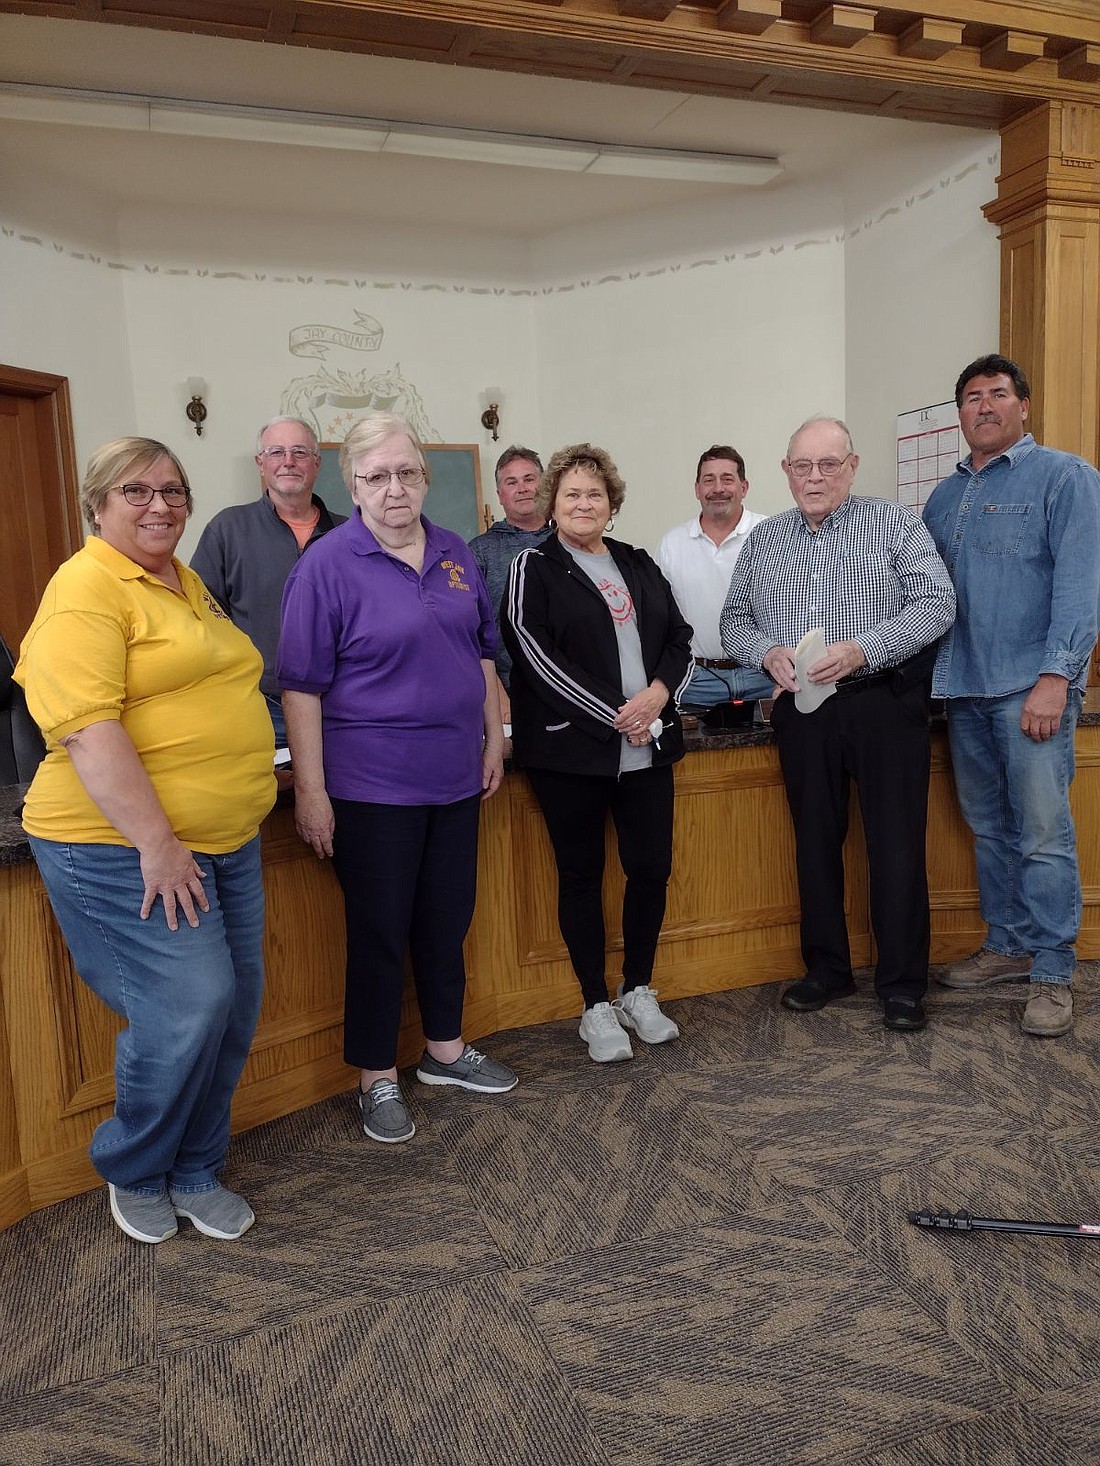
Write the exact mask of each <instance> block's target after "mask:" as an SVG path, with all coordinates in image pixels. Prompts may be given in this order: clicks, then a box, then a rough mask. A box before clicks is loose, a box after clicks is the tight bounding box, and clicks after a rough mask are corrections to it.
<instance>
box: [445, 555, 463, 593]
mask: <svg viewBox="0 0 1100 1466" xmlns="http://www.w3.org/2000/svg"><path fill="white" fill-rule="evenodd" d="M439 564H440V567H441V568H442V569H443V570H446V572H447V584H448V585H449V586H450V588H451V589H452V590H469V589H470V587H469V585H468V584H467V582H466V581H465V580H463V578H462V577H463V576H464V575H465V574H466V567H465V565H456V564H455V562H454V561H453V560H440V562H439Z"/></svg>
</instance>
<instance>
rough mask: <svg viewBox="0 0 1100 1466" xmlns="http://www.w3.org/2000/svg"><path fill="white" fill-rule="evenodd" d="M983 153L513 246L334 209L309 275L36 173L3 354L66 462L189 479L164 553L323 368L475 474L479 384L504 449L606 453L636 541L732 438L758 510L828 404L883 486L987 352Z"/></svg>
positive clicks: (223, 231)
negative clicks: (40, 397) (131, 450)
mask: <svg viewBox="0 0 1100 1466" xmlns="http://www.w3.org/2000/svg"><path fill="white" fill-rule="evenodd" d="M996 141H997V140H996V138H994V137H992V136H989V135H985V134H981V133H969V132H962V131H961V130H959V129H953V128H945V129H944V131H943V142H942V144H939V143H938V142H937V143H935V144H933V143H930V142H927V141H923V142H922V144H921V146H920V147H919V148H911V149H902V150H899V151H898V152H897V154H896V155H894V156H884V157H882V158H881V159H880V161H879V164H878V165H877V166H867V165H866V164H864V165H861V167H860V169H859V170H858V171H857V172H854V173H853V175H852V176H851V177H850V178H848V179H846V180H842V182H841V185H840V186H838V185H837V184H836V183H835V181H834V182H832V183H830V185H829V186H828V187H826V186H823V185H801V186H793V187H788V188H785V189H784V190H782V191H781V192H778V193H775V194H774V195H769V194H768V192H767V191H766V190H765V191H762V192H760V193H758V194H753V193H745V192H741V193H738V194H737V195H735V196H730V197H722V198H716V199H715V200H714V202H713V203H711V204H709V205H706V206H702V205H696V206H694V207H693V208H692V209H691V210H690V211H686V212H683V213H675V212H674V213H669V212H667V211H666V212H665V213H662V214H659V215H658V214H654V215H653V216H652V217H651V218H648V219H647V218H645V217H639V218H630V219H624V220H621V221H620V222H619V223H618V224H617V225H614V226H612V225H608V224H606V223H605V224H602V225H601V226H599V228H591V229H589V228H586V227H585V226H584V225H583V224H578V225H575V226H571V227H569V228H562V227H560V226H558V227H555V228H554V229H549V228H548V231H547V233H546V235H545V236H544V237H543V238H541V239H539V240H538V241H537V243H536V244H535V245H534V246H522V247H521V246H520V245H518V244H517V243H516V242H515V241H507V240H498V241H496V243H494V242H493V241H492V240H491V238H490V237H489V236H488V235H481V234H476V235H475V234H468V235H453V234H446V233H441V232H439V231H436V230H430V231H429V230H425V231H422V232H421V234H420V235H419V236H417V237H416V238H410V237H409V236H408V235H407V234H401V233H396V232H394V231H387V230H386V229H385V228H382V227H379V228H377V229H375V230H373V231H372V232H371V233H370V235H369V236H368V237H363V236H362V235H360V236H359V237H357V239H356V240H355V248H354V249H353V248H351V246H350V245H349V237H348V232H347V231H346V230H344V229H341V228H340V227H339V225H338V223H333V222H332V221H330V222H329V223H328V224H327V225H325V226H323V227H321V226H315V227H314V232H313V254H314V260H315V264H314V265H313V267H312V268H306V267H303V266H302V264H301V262H300V260H301V254H302V250H303V248H304V247H305V244H306V237H305V235H304V234H303V232H302V230H303V227H304V226H303V225H302V222H301V221H292V223H291V224H290V225H288V226H287V229H286V230H285V231H283V232H280V230H279V229H278V228H276V227H274V221H272V220H263V219H254V220H252V221H251V222H250V221H249V220H247V219H245V218H236V217H221V216H220V217H218V218H214V217H210V218H205V219H204V218H202V217H201V216H196V215H195V214H194V212H193V211H190V212H187V213H186V214H185V215H181V216H179V218H178V220H176V222H175V223H174V222H173V218H172V217H171V216H164V215H152V214H149V213H141V212H139V211H134V210H131V211H129V212H127V213H125V214H124V215H123V216H122V217H121V218H120V219H118V220H117V221H116V224H115V230H114V236H113V237H112V229H111V221H110V220H109V219H105V218H104V217H102V215H101V214H97V213H96V209H95V207H94V201H90V200H81V199H79V198H74V197H73V196H72V193H71V190H70V191H68V192H67V193H66V195H65V196H64V198H62V197H59V196H57V195H56V194H51V192H50V190H49V186H48V184H49V181H48V180H43V179H41V178H39V179H37V180H35V181H34V184H33V187H32V185H31V184H30V183H29V182H28V183H27V184H26V185H25V187H24V188H23V190H22V191H20V190H19V189H16V190H14V191H6V192H5V196H4V201H3V204H2V205H0V210H2V211H3V213H7V214H10V215H12V216H14V215H24V216H26V217H27V218H28V219H30V227H28V226H27V225H26V224H25V223H24V221H23V219H21V218H19V217H7V218H3V223H4V224H5V226H6V227H5V228H4V230H3V233H2V234H0V274H2V277H3V279H4V282H5V285H4V289H3V292H2V293H0V342H2V343H3V344H2V348H0V351H2V355H3V357H4V358H5V359H6V360H8V361H9V362H11V363H12V364H14V365H18V366H23V367H30V368H36V369H39V370H43V371H50V372H56V373H60V374H63V375H66V376H68V377H69V378H70V379H71V382H72V393H73V408H74V417H75V428H76V437H77V449H78V455H79V457H80V458H81V460H83V459H85V458H86V457H87V455H88V453H89V452H90V451H91V449H92V448H93V447H94V446H95V445H96V444H97V443H99V442H101V441H103V440H104V439H106V438H108V437H110V436H113V435H115V434H118V433H122V432H132V431H140V432H144V433H148V434H151V435H153V436H159V437H163V438H165V439H166V440H167V441H169V442H170V443H171V444H172V445H173V446H174V447H176V448H178V449H179V450H180V451H181V453H182V454H183V456H184V459H185V462H186V463H187V466H188V469H189V470H190V472H191V474H192V477H193V478H194V480H195V483H196V487H197V490H198V493H197V508H196V515H195V520H194V521H193V524H192V527H191V529H190V531H189V536H188V539H187V540H185V542H184V552H185V553H186V552H187V551H188V550H189V548H190V546H191V545H192V544H193V542H194V538H195V535H196V534H197V530H198V528H199V527H201V524H202V523H203V522H205V519H206V518H207V517H208V516H209V514H210V513H212V512H214V510H215V509H217V508H220V507H222V506H223V505H224V504H227V503H232V502H235V501H239V500H242V499H245V498H247V497H249V496H250V495H251V493H252V492H253V484H254V470H253V467H252V464H251V461H250V453H251V438H252V434H253V432H254V428H255V426H256V424H257V423H258V422H259V421H262V420H263V419H264V418H266V417H268V416H270V415H272V414H273V413H275V412H277V411H279V410H282V408H283V407H284V404H285V403H286V401H287V399H288V395H289V394H290V393H291V392H292V389H293V387H294V384H295V383H298V384H301V383H302V382H303V381H305V380H308V379H310V378H312V379H314V381H315V382H316V381H318V380H319V378H320V374H325V373H327V374H328V377H327V378H326V380H327V381H328V382H329V383H330V388H331V390H332V391H334V392H335V393H336V395H339V391H340V388H341V387H343V388H345V389H346V388H347V387H348V384H349V383H350V384H351V389H352V390H351V393H350V395H354V394H355V390H358V389H359V388H360V387H361V386H362V384H363V382H364V381H366V380H367V379H369V378H371V377H374V376H378V375H388V376H390V377H391V378H392V377H393V376H394V375H395V374H399V376H400V380H401V382H402V383H403V384H407V385H408V387H409V388H410V389H411V390H413V391H415V392H416V393H417V394H418V396H419V399H420V400H421V402H422V404H423V410H424V413H425V417H426V420H427V421H428V422H429V423H430V427H431V430H432V433H433V435H435V436H437V437H438V438H439V439H442V440H443V441H451V442H456V441H457V442H471V441H476V442H478V443H479V444H480V446H481V449H482V457H483V469H487V468H488V466H489V464H490V463H491V461H492V458H493V456H494V455H495V453H496V451H497V450H498V448H499V446H500V445H494V444H493V443H492V442H491V441H490V439H489V437H488V435H487V434H486V433H484V431H483V430H482V429H481V427H480V425H479V422H478V417H479V414H480V410H481V401H480V398H481V393H482V391H483V389H484V388H486V387H488V386H497V387H499V388H501V389H502V391H503V394H504V396H503V411H502V418H503V426H502V433H503V435H504V436H503V440H504V441H510V440H512V439H513V438H519V439H523V440H526V441H530V442H533V443H534V444H535V445H536V446H539V447H542V448H543V449H545V450H547V451H551V450H552V449H553V448H555V447H558V446H561V444H562V443H563V442H566V441H573V440H575V439H577V438H584V437H591V438H594V439H595V440H597V441H599V442H601V443H603V444H604V445H605V446H607V447H608V448H609V450H610V451H611V452H612V454H613V455H614V456H615V457H616V458H617V459H618V461H619V463H620V466H621V468H622V469H623V472H624V475H625V477H626V479H627V482H628V485H629V491H630V492H629V500H628V505H627V509H626V512H625V514H624V516H623V519H622V521H621V523H620V533H621V534H622V535H623V536H624V537H625V538H629V539H632V540H635V541H636V542H638V543H643V544H653V543H654V542H655V541H656V539H657V538H658V537H659V535H660V534H661V533H662V532H663V530H664V529H666V528H667V527H668V526H669V525H670V524H672V523H675V522H676V521H678V520H680V519H683V518H686V517H687V516H688V514H690V512H691V508H692V504H693V499H692V496H691V478H692V469H693V466H694V461H695V458H696V457H697V455H698V452H699V451H700V448H702V447H705V446H707V445H708V444H709V443H711V442H712V441H714V440H716V439H717V440H732V441H733V442H734V443H735V444H736V445H737V446H738V447H739V448H740V449H741V451H742V452H743V453H744V454H745V456H746V459H747V460H748V463H749V468H750V476H751V480H752V485H753V489H752V496H753V497H752V500H751V503H753V504H754V505H755V507H757V508H760V509H777V508H782V507H785V506H786V503H787V502H788V501H787V490H786V486H785V483H784V481H783V479H782V476H781V474H780V473H779V470H778V460H779V458H780V456H781V455H782V451H783V448H784V446H785V443H786V437H787V435H788V433H789V432H790V430H791V428H792V427H793V426H795V425H796V424H797V423H798V422H799V421H801V420H802V419H803V418H804V417H806V416H808V415H810V414H811V413H815V412H836V413H840V414H844V415H846V416H848V418H849V419H850V420H851V423H852V426H853V429H854V431H855V432H856V435H857V440H858V444H859V447H860V449H861V452H862V455H863V460H864V463H863V470H862V473H861V480H862V485H863V487H865V489H866V490H867V491H876V492H881V491H883V490H886V491H888V490H889V488H890V485H891V483H892V467H893V430H894V415H895V413H896V412H898V411H901V410H904V409H906V408H909V407H913V406H920V405H922V404H923V403H925V402H929V401H938V400H942V399H943V398H944V397H946V396H948V395H949V393H950V386H951V384H952V383H953V381H954V378H955V374H956V373H957V370H958V367H959V365H961V361H962V360H963V359H966V358H969V357H970V356H971V355H975V354H977V353H978V352H980V351H982V350H987V349H993V348H994V347H995V345H996V340H997V242H996V236H995V230H994V229H993V228H992V226H990V225H989V224H987V223H986V222H985V220H984V219H983V218H982V217H981V214H980V211H979V205H980V203H982V202H983V201H984V200H985V199H987V198H989V197H992V195H993V193H994V191H995V186H994V182H993V180H994V175H995V172H996ZM51 198H52V199H53V202H52V203H50V200H51ZM84 218H87V220H88V225H87V235H88V238H87V239H85V238H84V237H83V232H84V231H83V226H82V223H81V221H82V219H84ZM112 246H113V248H112ZM281 250H285V252H286V255H287V257H290V256H294V257H295V261H296V262H295V263H294V264H292V265H289V266H287V265H286V264H284V263H283V262H282V260H281V258H280V251H281ZM353 255H354V256H355V258H354V259H353V258H352V256H353ZM82 256H83V258H82ZM89 256H96V257H97V258H94V259H93V258H89ZM357 313H362V314H365V315H367V316H369V317H372V318H374V320H376V321H377V322H378V324H379V325H380V326H381V327H382V329H383V334H382V337H381V340H380V342H379V344H378V346H377V349H375V350H373V351H370V352H363V351H355V350H352V349H351V347H350V346H349V345H348V344H347V341H346V338H345V339H344V340H343V341H342V342H340V343H339V344H335V345H332V346H331V347H330V348H329V351H328V354H327V357H326V358H325V360H323V361H321V360H318V359H311V358H303V357H299V356H295V355H293V354H292V352H291V349H290V346H291V336H292V333H293V332H294V331H295V330H296V329H297V328H300V327H302V326H305V325H324V326H328V327H333V328H338V329H339V330H340V331H348V330H351V329H353V328H355V325H356V315H357ZM191 375H199V376H202V377H205V378H206V379H207V381H208V383H209V386H210V393H209V408H210V417H209V419H208V425H207V429H206V432H205V434H204V436H203V438H202V440H201V441H200V440H198V439H196V438H195V437H194V435H193V433H192V431H191V429H190V427H189V426H188V425H187V423H186V422H185V420H184V417H183V404H184V393H183V383H184V381H185V379H186V378H187V377H188V376H191ZM322 385H323V384H322ZM327 411H328V410H327V409H326V412H327ZM337 416H339V414H338V413H336V412H335V411H332V412H328V418H330V419H331V418H333V417H337ZM487 488H488V489H489V492H488V494H487V499H488V500H489V502H493V500H492V493H491V485H487ZM429 512H430V509H429Z"/></svg>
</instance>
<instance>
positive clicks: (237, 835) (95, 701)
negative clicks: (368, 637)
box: [15, 438, 275, 1242]
mask: <svg viewBox="0 0 1100 1466" xmlns="http://www.w3.org/2000/svg"><path fill="white" fill-rule="evenodd" d="M81 508H82V509H83V512H84V517H85V519H86V520H87V522H88V526H89V528H90V530H91V534H90V536H89V537H88V539H87V541H86V542H85V545H84V548H83V549H81V550H79V551H78V552H77V553H76V554H75V555H74V556H73V557H72V558H71V559H70V560H67V561H66V562H65V564H64V565H62V566H61V568H60V569H59V570H58V572H57V574H56V575H55V576H54V577H53V579H52V580H51V581H50V583H49V585H48V586H47V587H46V593H45V595H44V596H43V597H42V604H41V605H40V606H39V608H38V614H37V615H36V616H35V619H34V624H33V625H32V626H31V629H30V631H28V633H27V635H26V638H25V640H24V642H23V646H22V650H21V655H20V660H19V665H18V667H17V668H16V672H15V676H16V679H17V680H18V681H19V682H21V683H22V685H23V686H24V687H25V688H26V691H27V702H28V705H29V707H30V710H31V712H32V713H33V715H34V717H35V720H36V721H37V723H38V725H39V727H40V728H41V729H42V732H43V734H44V735H45V738H46V747H47V752H46V758H45V760H44V762H43V763H42V764H41V766H40V768H39V770H38V773H37V774H36V776H35V779H34V782H33V783H32V784H31V787H30V791H29V793H28V795H27V801H26V806H25V810H24V816H23V824H24V828H25V829H26V831H27V834H28V835H29V837H30V843H31V849H32V850H33V852H34V856H35V859H36V860H37V862H38V867H39V870H40V871H41V873H42V879H43V881H44V882H45V885H46V889H47V891H48V892H49V896H50V902H51V904H52V905H53V909H54V912H55V914H56V916H57V920H58V923H59V924H60V926H61V930H62V932H63V934H64V936H65V940H66V942H67V943H68V946H69V950H70V952H71V953H72V957H73V962H74V965H75V966H76V969H77V971H78V972H79V974H80V976H81V977H82V978H83V980H84V981H85V982H86V983H87V984H88V986H89V987H90V988H92V990H93V991H94V992H96V993H98V995H99V996H100V997H101V998H102V999H103V1001H104V1002H105V1003H107V1004H108V1005H109V1006H110V1007H111V1008H113V1009H114V1011H115V1012H116V1013H118V1014H119V1015H120V1016H121V1017H122V1018H124V1019H125V1020H126V1024H127V1026H126V1027H125V1028H124V1029H123V1030H122V1032H121V1033H120V1034H119V1036H118V1041H117V1047H116V1051H115V1091H116V1099H115V1112H114V1114H113V1115H112V1116H111V1117H110V1118H109V1119H107V1120H105V1121H104V1122H103V1124H102V1125H100V1126H99V1128H98V1129H97V1130H96V1132H95V1135H94V1137H93V1139H92V1146H91V1157H92V1162H93V1164H94V1165H95V1167H96V1169H97V1170H98V1171H99V1173H100V1175H102V1176H103V1177H104V1179H105V1180H106V1181H107V1183H108V1190H109V1195H110V1204H111V1214H112V1215H113V1217H114V1219H115V1221H116V1222H117V1223H118V1225H119V1226H120V1227H121V1228H122V1230H123V1231H124V1232H126V1233H127V1235H129V1236H130V1237H133V1238H136V1239H137V1240H138V1241H140V1242H162V1241H164V1240H165V1239H166V1238H167V1237H171V1236H172V1235H173V1234H174V1233H175V1231H176V1227H177V1222H176V1218H177V1217H178V1216H183V1217H188V1218H189V1219H190V1220H191V1221H192V1222H193V1223H194V1225H195V1226H196V1227H197V1228H198V1229H199V1231H201V1232H204V1233H206V1235H207V1236H211V1237H220V1238H226V1239H229V1238H235V1237H239V1236H241V1234H242V1233H244V1232H245V1231H247V1230H248V1228H249V1227H250V1226H251V1225H252V1223H253V1221H254V1220H255V1217H254V1216H253V1213H252V1209H251V1207H249V1205H248V1203H247V1202H246V1201H245V1200H244V1198H243V1197H240V1196H237V1195H236V1194H235V1193H234V1192H232V1191H229V1190H227V1189H226V1188H224V1187H223V1186H222V1185H221V1184H220V1183H219V1181H218V1173H219V1171H220V1170H221V1169H222V1167H223V1166H224V1164H225V1155H226V1149H227V1146H228V1140H229V1104H230V1100H231V1098H232V1096H233V1091H234V1089H235V1088H236V1085H237V1081H238V1079H239V1078H240V1074H241V1069H242V1067H243V1065H244V1061H245V1058H246V1057H247V1055H248V1048H249V1044H250V1043H251V1040H252V1035H253V1033H254V1031H255V1027H256V1019H257V1016H258V1014H259V1008H260V997H261V993H262V988H263V962H262V954H261V936H262V930H263V886H262V883H261V877H260V852H259V834H258V831H259V823H260V820H261V819H262V818H263V817H264V815H265V814H266V813H267V811H268V810H269V809H270V808H271V804H272V802H273V800H274V797H275V780H274V776H273V774H272V758H273V749H274V741H273V737H272V732H271V720H270V719H269V718H268V716H267V713H266V711H265V708H264V700H263V698H262V697H261V696H260V693H259V678H260V672H261V671H262V660H261V658H260V654H259V652H257V651H256V649H255V648H254V647H253V645H252V643H251V642H250V641H249V640H248V638H247V637H246V636H245V635H244V633H243V632H241V631H238V630H237V628H236V627H235V626H234V625H233V623H232V622H231V621H230V620H229V618H228V617H227V616H226V615H225V613H224V612H223V611H222V609H221V607H220V606H219V605H218V604H217V602H216V601H215V600H214V599H213V597H212V596H211V595H210V593H209V591H207V589H206V587H205V586H204V585H203V583H202V581H201V580H200V579H199V578H198V576H197V575H196V574H195V573H194V571H192V570H189V569H188V568H187V566H186V565H182V564H181V563H180V562H179V561H178V560H177V559H176V558H175V556H174V553H173V552H174V550H175V548H176V545H177V544H178V543H179V539H180V536H181V535H182V534H183V530H184V527H185V525H186V523H187V518H188V515H189V514H190V513H191V490H190V487H189V486H188V482H187V475H186V473H185V472H184V469H183V466H182V464H181V463H180V462H179V460H178V459H177V458H176V457H175V455H174V454H173V453H172V452H171V451H170V450H169V449H168V448H166V447H165V446H164V444H163V443H157V442H154V441H153V440H152V439H150V438H119V439H117V440H116V441H115V442H112V443H107V444H106V445H105V446H104V447H102V448H100V449H99V450H98V452H96V453H95V454H93V456H92V459H91V461H90V462H89V464H88V469H87V474H86V476H85V480H84V485H83V488H82V489H81Z"/></svg>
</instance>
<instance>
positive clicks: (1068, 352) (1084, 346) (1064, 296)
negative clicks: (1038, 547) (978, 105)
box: [984, 102, 1100, 463]
mask: <svg viewBox="0 0 1100 1466" xmlns="http://www.w3.org/2000/svg"><path fill="white" fill-rule="evenodd" d="M997 183H998V194H997V198H996V199H995V200H993V201H992V202H991V203H989V204H987V205H986V206H985V211H984V212H985V214H986V217H987V218H989V219H991V220H993V222H994V223H996V224H998V225H999V226H1000V233H1001V346H1002V349H1003V350H1004V351H1005V352H1006V354H1007V355H1009V356H1011V357H1012V358H1013V359H1014V360H1016V361H1018V362H1020V364H1021V365H1022V366H1023V367H1024V368H1025V370H1026V371H1027V372H1028V375H1029V376H1030V377H1031V383H1032V388H1033V393H1034V395H1033V399H1032V424H1031V425H1032V431H1033V432H1034V433H1035V437H1036V439H1037V440H1038V441H1039V442H1042V443H1046V444H1047V445H1048V446H1049V447H1051V448H1062V449H1065V450H1066V451H1067V452H1070V453H1079V454H1081V456H1082V457H1084V458H1087V459H1089V460H1090V461H1091V462H1093V463H1095V462H1096V461H1097V458H1098V456H1100V412H1098V408H1097V403H1098V392H1100V106H1095V105H1094V106H1081V105H1079V104H1076V103H1075V104H1063V103H1060V102H1050V103H1046V104H1044V105H1043V106H1040V107H1037V108H1035V109H1034V111H1032V112H1029V113H1028V114H1027V115H1026V116H1024V117H1021V118H1019V119H1018V120H1016V121H1015V122H1013V123H1011V124H1010V125H1009V126H1007V127H1006V128H1005V129H1004V131H1003V134H1002V164H1001V173H1000V176H999V178H998V180H997Z"/></svg>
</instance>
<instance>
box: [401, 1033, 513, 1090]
mask: <svg viewBox="0 0 1100 1466" xmlns="http://www.w3.org/2000/svg"><path fill="white" fill-rule="evenodd" d="M416 1077H417V1079H419V1080H420V1082H421V1084H457V1085H458V1086H459V1088H460V1089H476V1090H477V1091H478V1092H479V1093H481V1094H507V1093H508V1091H509V1090H510V1089H515V1087H516V1085H517V1084H518V1083H519V1075H518V1074H517V1073H516V1072H515V1070H514V1069H509V1067H508V1065H507V1064H501V1063H499V1062H498V1061H497V1060H496V1059H490V1058H489V1057H488V1056H487V1055H485V1054H483V1053H481V1052H480V1050H478V1049H475V1048H474V1046H473V1045H472V1044H467V1045H466V1047H465V1048H464V1049H463V1050H462V1052H461V1054H459V1056H458V1058H457V1059H455V1060H454V1061H453V1063H450V1064H444V1063H443V1062H442V1061H441V1060H439V1059H433V1058H432V1056H431V1054H429V1053H428V1051H427V1049H425V1050H424V1056H423V1058H422V1059H421V1060H420V1063H419V1064H418V1065H417V1066H416Z"/></svg>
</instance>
